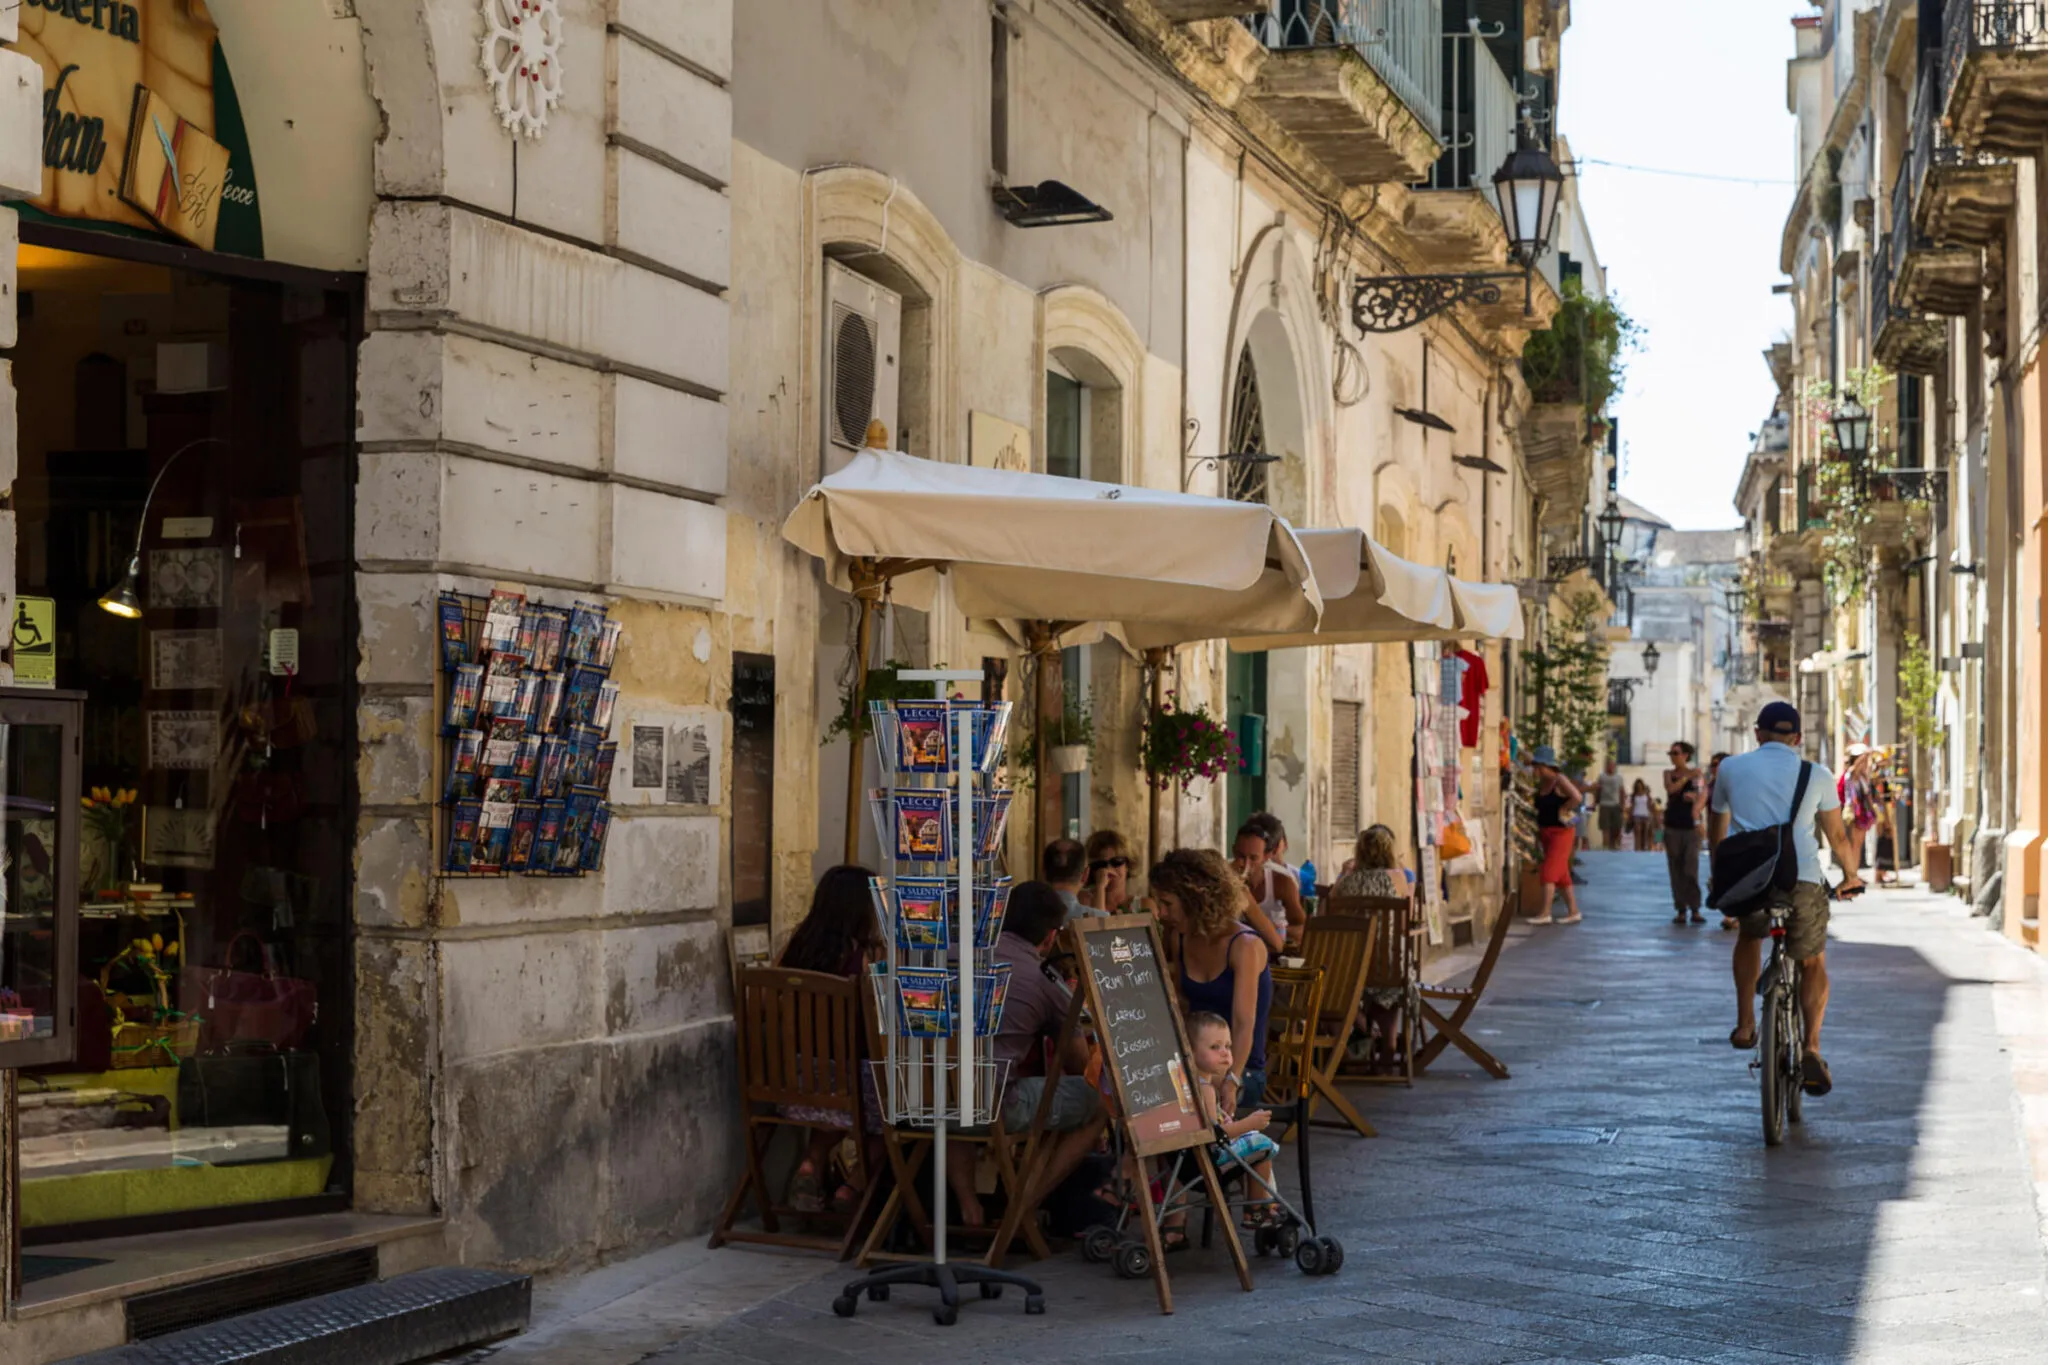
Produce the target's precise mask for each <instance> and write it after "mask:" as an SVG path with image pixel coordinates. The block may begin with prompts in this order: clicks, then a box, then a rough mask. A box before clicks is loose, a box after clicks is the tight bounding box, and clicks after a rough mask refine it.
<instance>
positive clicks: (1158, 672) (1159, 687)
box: [1138, 647, 1173, 865]
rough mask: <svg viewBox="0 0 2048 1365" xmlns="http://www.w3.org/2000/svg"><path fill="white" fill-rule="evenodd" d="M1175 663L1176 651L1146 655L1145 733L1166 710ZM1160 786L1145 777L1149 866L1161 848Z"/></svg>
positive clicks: (1142, 735)
mask: <svg viewBox="0 0 2048 1365" xmlns="http://www.w3.org/2000/svg"><path fill="white" fill-rule="evenodd" d="M1172 662H1173V651H1172V650H1170V649H1164V648H1158V647H1155V648H1152V649H1148V650H1146V651H1145V666H1146V667H1147V668H1149V669H1151V670H1152V703H1151V707H1150V709H1148V710H1147V711H1146V713H1145V729H1146V731H1149V730H1150V729H1151V727H1152V721H1153V718H1154V717H1156V716H1157V715H1158V714H1159V713H1160V712H1161V711H1164V710H1165V709H1166V670H1167V667H1168V666H1169V665H1170V664H1171V663H1172ZM1144 744H1145V732H1144V731H1141V732H1139V735H1138V746H1139V752H1141V753H1142V752H1143V751H1144ZM1159 791H1160V788H1159V784H1158V783H1157V782H1156V781H1154V780H1153V777H1152V774H1150V773H1146V774H1145V854H1146V860H1147V864H1148V865H1150V864H1152V863H1157V862H1158V861H1159V858H1160V847H1159Z"/></svg>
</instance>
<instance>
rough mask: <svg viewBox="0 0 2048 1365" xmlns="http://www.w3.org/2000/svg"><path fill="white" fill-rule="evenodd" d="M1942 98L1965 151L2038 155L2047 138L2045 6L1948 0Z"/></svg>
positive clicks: (2012, 0) (2016, 0) (2034, 0)
mask: <svg viewBox="0 0 2048 1365" xmlns="http://www.w3.org/2000/svg"><path fill="white" fill-rule="evenodd" d="M1941 95H1942V98H1941V107H1942V113H1943V115H1944V117H1946V119H1947V120H1948V124H1949V127H1950V129H1951V130H1952V131H1953V133H1954V136H1955V140H1956V142H1957V143H1958V144H1960V145H1961V146H1964V147H1970V148H1973V149H1976V150H1978V151H1984V152H1996V153H2002V154H2004V155H2006V156H2031V155H2034V154H2035V153H2036V152H2037V151H2038V150H2039V149H2040V145H2041V141H2042V139H2043V138H2044V137H2048V0H1948V8H1947V12H1946V14H1945V15H1944V17H1943V21H1942V35H1941Z"/></svg>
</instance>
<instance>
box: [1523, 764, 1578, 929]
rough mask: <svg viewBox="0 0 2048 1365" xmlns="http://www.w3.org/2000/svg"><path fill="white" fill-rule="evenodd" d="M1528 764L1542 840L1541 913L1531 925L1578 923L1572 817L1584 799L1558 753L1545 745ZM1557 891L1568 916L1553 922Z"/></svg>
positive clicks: (1538, 827)
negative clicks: (1559, 763)
mask: <svg viewBox="0 0 2048 1365" xmlns="http://www.w3.org/2000/svg"><path fill="white" fill-rule="evenodd" d="M1529 764H1530V766H1531V767H1533V768H1535V769H1536V837H1537V838H1539V839H1541V840H1542V841H1543V872H1542V876H1543V913H1542V914H1540V915H1537V916H1535V917H1534V918H1533V919H1531V920H1530V923H1532V924H1577V923H1578V922H1579V920H1580V918H1581V916H1580V915H1579V898H1578V896H1577V894H1576V893H1574V892H1573V890H1572V845H1573V843H1574V842H1576V836H1575V835H1574V833H1573V830H1572V821H1571V817H1573V816H1575V815H1576V814H1577V812H1578V809H1579V806H1580V805H1581V804H1582V803H1583V802H1584V800H1585V797H1584V794H1583V793H1581V792H1580V791H1579V789H1578V788H1577V787H1575V786H1573V785H1572V783H1571V779H1570V778H1568V777H1566V776H1565V775H1564V773H1563V772H1562V771H1560V770H1559V768H1558V766H1557V751H1556V750H1555V749H1553V748H1551V747H1550V746H1549V745H1548V744H1542V745H1538V746H1537V748H1536V751H1535V752H1534V753H1532V754H1530V755H1529ZM1559 891H1562V892H1564V904H1565V908H1566V909H1567V910H1569V911H1570V912H1571V913H1570V914H1568V915H1566V916H1565V917H1564V918H1563V919H1554V918H1552V916H1551V913H1550V905H1551V901H1552V899H1553V898H1554V897H1555V896H1556V895H1557V893H1558V892H1559Z"/></svg>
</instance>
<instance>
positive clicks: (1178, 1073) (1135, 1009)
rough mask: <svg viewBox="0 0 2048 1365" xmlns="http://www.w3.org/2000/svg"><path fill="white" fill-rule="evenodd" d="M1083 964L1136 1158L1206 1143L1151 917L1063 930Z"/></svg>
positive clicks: (1084, 981)
mask: <svg viewBox="0 0 2048 1365" xmlns="http://www.w3.org/2000/svg"><path fill="white" fill-rule="evenodd" d="M1068 932H1069V933H1070V934H1072V935H1073V936H1074V937H1075V939H1076V940H1078V942H1077V944H1076V952H1075V956H1076V957H1077V958H1079V959H1080V961H1081V962H1083V963H1085V964H1086V967H1087V970H1086V972H1085V973H1084V974H1083V978H1082V983H1081V984H1082V989H1083V991H1084V992H1085V993H1086V997H1087V1000H1088V1012H1089V1014H1090V1016H1091V1017H1093V1019H1094V1021H1095V1036H1096V1038H1097V1039H1098V1040H1099V1041H1100V1043H1101V1045H1102V1050H1103V1053H1104V1055H1105V1056H1106V1057H1107V1058H1108V1059H1109V1061H1110V1063H1111V1069H1112V1073H1113V1075H1114V1078H1115V1082H1116V1089H1117V1096H1118V1098H1119V1099H1120V1100H1121V1101H1122V1102H1123V1111H1124V1117H1125V1122H1126V1123H1127V1124H1128V1126H1129V1128H1130V1133H1131V1139H1132V1141H1133V1143H1134V1144H1135V1145H1136V1147H1137V1149H1138V1152H1139V1154H1140V1155H1144V1156H1149V1155H1151V1154H1152V1153H1154V1152H1171V1151H1178V1150H1179V1149H1181V1148H1183V1147H1192V1146H1195V1145H1197V1144H1198V1143H1201V1142H1203V1141H1204V1140H1206V1139H1207V1137H1208V1136H1209V1133H1208V1128H1207V1126H1206V1125H1205V1124H1203V1122H1202V1117H1201V1112H1200V1110H1199V1109H1198V1108H1197V1106H1196V1102H1195V1089H1194V1085H1195V1081H1194V1075H1193V1071H1192V1069H1191V1068H1190V1066H1189V1065H1188V1061H1187V1057H1188V1045H1187V1039H1186V1037H1185V1035H1184V1032H1183V1030H1182V1027H1181V1019H1180V1011H1179V1009H1178V1008H1177V1007H1176V1005H1175V1003H1174V996H1173V991H1172V990H1171V988H1170V987H1169V986H1168V985H1167V981H1166V971H1167V967H1166V960H1165V954H1164V953H1162V952H1161V951H1160V945H1159V930H1158V927H1157V926H1156V925H1155V924H1154V923H1153V922H1152V919H1151V917H1150V916H1148V915H1122V916H1117V917H1115V918H1111V919H1088V920H1083V921H1080V922H1077V923H1074V924H1071V925H1070V926H1069V928H1068Z"/></svg>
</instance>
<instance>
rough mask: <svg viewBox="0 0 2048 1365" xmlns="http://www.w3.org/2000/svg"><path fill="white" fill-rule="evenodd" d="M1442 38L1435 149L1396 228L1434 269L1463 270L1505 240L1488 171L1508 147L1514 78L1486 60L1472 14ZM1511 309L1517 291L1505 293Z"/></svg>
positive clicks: (1488, 258)
mask: <svg viewBox="0 0 2048 1365" xmlns="http://www.w3.org/2000/svg"><path fill="white" fill-rule="evenodd" d="M1442 43H1443V74H1444V88H1443V109H1442V113H1441V115H1440V117H1439V120H1438V127H1439V128H1440V130H1441V131H1442V134H1443V148H1444V151H1443V155H1442V156H1440V157H1438V158H1437V161H1436V164H1435V165H1434V166H1432V167H1431V168H1430V171H1429V178H1428V180H1427V181H1425V182H1424V183H1422V184H1420V185H1418V186H1416V188H1417V189H1418V190H1420V191H1424V192H1422V193H1418V194H1415V195H1412V196H1410V197H1409V199H1408V200H1407V207H1406V216H1405V218H1404V219H1403V221H1402V230H1403V231H1404V233H1405V234H1406V235H1407V237H1408V238H1409V239H1410V240H1411V241H1413V242H1414V243H1415V244H1416V246H1417V247H1418V248H1419V249H1420V250H1421V252H1422V255H1423V263H1424V264H1425V265H1426V266H1427V267H1428V268H1430V269H1434V270H1469V269H1473V268H1485V267H1488V266H1493V265H1497V264H1498V263H1499V262H1500V260H1501V253H1502V251H1503V250H1504V249H1505V246H1506V242H1507V230H1506V229H1505V228H1504V227H1503V226H1502V225H1501V219H1500V212H1499V210H1498V209H1496V208H1495V207H1494V203H1493V173H1494V172H1495V171H1497V170H1499V169H1500V165H1501V163H1502V162H1503V161H1505V160H1507V156H1508V153H1509V152H1510V151H1511V150H1513V148H1514V140H1515V138H1514V133H1515V117H1516V99H1515V87H1514V83H1513V82H1512V81H1510V80H1509V79H1508V75H1507V72H1505V71H1503V70H1501V66H1500V63H1499V62H1498V61H1496V60H1495V59H1494V55H1493V50H1492V49H1491V48H1489V47H1488V46H1487V44H1486V39H1485V37H1484V36H1483V34H1482V32H1481V29H1480V26H1479V23H1478V21H1477V20H1474V21H1472V23H1471V25H1470V27H1469V28H1468V29H1467V30H1466V31H1465V32H1463V33H1446V34H1445V35H1444V36H1443V39H1442ZM1510 292H1512V294H1513V295H1514V297H1513V298H1512V299H1511V300H1504V302H1507V303H1511V304H1512V305H1513V308H1514V310H1515V312H1516V313H1517V314H1519V312H1520V310H1521V306H1522V291H1521V290H1519V289H1516V290H1513V291H1510Z"/></svg>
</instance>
